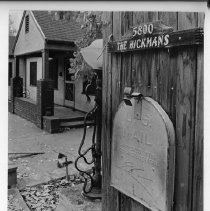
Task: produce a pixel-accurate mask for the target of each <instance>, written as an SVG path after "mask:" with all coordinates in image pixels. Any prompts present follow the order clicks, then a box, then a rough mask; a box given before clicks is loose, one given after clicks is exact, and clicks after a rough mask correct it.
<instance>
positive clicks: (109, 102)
mask: <svg viewBox="0 0 210 211" xmlns="http://www.w3.org/2000/svg"><path fill="white" fill-rule="evenodd" d="M103 19H104V20H106V21H108V23H109V25H108V27H106V28H105V30H104V34H103V35H104V44H106V43H107V41H108V40H109V36H110V35H111V34H113V40H119V39H120V38H122V36H123V35H124V34H125V33H126V32H127V31H128V29H129V28H130V26H133V25H138V24H140V23H146V22H151V21H156V20H162V21H163V22H164V23H165V24H166V25H168V26H172V27H173V28H174V31H178V30H184V29H191V28H196V27H203V25H204V14H201V13H181V12H178V13H177V12H105V13H104V15H103ZM125 86H130V87H131V86H133V87H134V88H135V90H136V91H140V92H141V93H142V94H143V95H144V96H150V97H152V98H153V99H154V100H156V101H157V102H158V103H159V104H160V105H161V106H162V107H163V109H164V110H165V111H166V112H167V114H168V115H169V117H170V119H171V120H172V122H173V125H174V128H175V135H176V161H175V189H174V205H173V210H174V211H201V210H203V47H198V46H185V47H177V48H174V49H170V50H167V49H154V50H142V51H138V52H129V53H118V54H116V53H107V52H104V64H103V123H102V124H103V126H102V127H103V128H102V156H103V159H102V165H103V199H102V207H103V208H102V210H103V211H105V210H106V211H118V210H120V211H137V210H138V211H148V209H147V208H145V207H144V206H143V205H141V204H139V203H137V202H136V201H134V200H133V199H131V198H129V197H127V196H126V195H124V194H122V193H120V192H119V191H117V190H116V189H114V188H112V187H110V185H109V183H110V174H111V172H110V164H111V156H110V155H111V142H112V140H111V136H112V126H113V125H112V124H113V118H114V115H115V113H116V110H117V108H118V105H119V103H120V102H121V100H122V98H123V90H124V87H125Z"/></svg>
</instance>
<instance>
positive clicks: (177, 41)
mask: <svg viewBox="0 0 210 211" xmlns="http://www.w3.org/2000/svg"><path fill="white" fill-rule="evenodd" d="M202 43H203V29H202V28H195V29H190V30H183V31H178V32H173V28H172V27H169V26H166V25H164V24H162V23H161V21H157V22H154V23H148V24H143V25H139V26H135V27H133V28H132V33H131V35H130V36H129V38H127V39H124V40H120V41H113V42H109V43H108V48H107V51H108V52H109V53H112V52H115V53H118V52H127V51H138V50H145V49H152V48H169V47H175V46H181V45H200V44H202Z"/></svg>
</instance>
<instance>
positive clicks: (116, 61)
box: [112, 12, 122, 118]
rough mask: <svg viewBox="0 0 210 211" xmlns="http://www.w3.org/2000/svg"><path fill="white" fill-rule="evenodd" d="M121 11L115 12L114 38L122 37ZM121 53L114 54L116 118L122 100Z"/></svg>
mask: <svg viewBox="0 0 210 211" xmlns="http://www.w3.org/2000/svg"><path fill="white" fill-rule="evenodd" d="M120 16H121V14H120V12H113V37H114V40H117V39H120V38H121V24H119V23H120ZM120 78H121V55H117V54H113V55H112V95H113V96H115V97H114V98H113V99H112V112H113V115H112V118H114V115H115V112H116V110H117V108H118V105H119V103H120V100H121V96H122V90H121V81H120Z"/></svg>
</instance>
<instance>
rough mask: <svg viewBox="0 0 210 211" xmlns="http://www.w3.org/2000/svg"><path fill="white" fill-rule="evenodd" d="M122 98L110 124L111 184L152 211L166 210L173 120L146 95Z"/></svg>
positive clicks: (171, 171)
mask: <svg viewBox="0 0 210 211" xmlns="http://www.w3.org/2000/svg"><path fill="white" fill-rule="evenodd" d="M127 90H128V89H127ZM127 95H128V93H127ZM125 99H126V101H125V102H124V101H123V102H122V103H121V104H120V106H119V108H118V111H117V112H116V115H115V118H114V124H113V135H112V157H111V186H113V187H115V188H116V189H118V190H119V191H121V192H122V193H124V194H126V195H128V196H129V197H131V198H133V199H134V200H136V201H138V202H140V203H141V204H143V205H144V206H146V207H147V208H149V209H151V210H152V211H169V210H171V209H172V205H173V186H174V169H175V168H174V165H175V162H174V161H175V143H174V142H175V135H174V128H173V125H172V122H171V120H170V119H169V117H168V115H167V114H166V112H165V111H164V110H163V109H162V107H161V106H160V105H159V104H158V103H157V102H155V101H154V100H153V99H151V98H149V97H143V96H142V95H141V94H140V93H131V94H130V96H127V97H126V98H125ZM128 99H129V101H130V103H128V101H127V100H128Z"/></svg>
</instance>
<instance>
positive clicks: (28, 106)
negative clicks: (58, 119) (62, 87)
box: [9, 79, 54, 128]
mask: <svg viewBox="0 0 210 211" xmlns="http://www.w3.org/2000/svg"><path fill="white" fill-rule="evenodd" d="M13 82H14V83H13V85H14V86H15V85H16V83H15V82H16V81H15V80H13ZM12 89H13V90H15V89H14V88H12ZM13 93H14V94H16V92H14V91H13V92H12V94H13ZM9 111H10V112H12V113H15V114H17V115H19V116H21V117H22V118H24V119H27V120H29V121H31V122H33V123H34V124H35V125H36V126H37V127H39V128H43V116H52V115H54V89H53V81H52V80H47V79H46V80H43V79H42V80H39V81H37V102H34V101H32V100H30V99H26V98H23V97H16V96H14V95H13V97H12V101H11V103H10V104H9Z"/></svg>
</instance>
